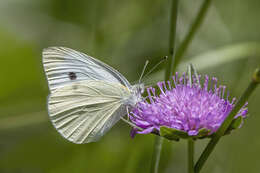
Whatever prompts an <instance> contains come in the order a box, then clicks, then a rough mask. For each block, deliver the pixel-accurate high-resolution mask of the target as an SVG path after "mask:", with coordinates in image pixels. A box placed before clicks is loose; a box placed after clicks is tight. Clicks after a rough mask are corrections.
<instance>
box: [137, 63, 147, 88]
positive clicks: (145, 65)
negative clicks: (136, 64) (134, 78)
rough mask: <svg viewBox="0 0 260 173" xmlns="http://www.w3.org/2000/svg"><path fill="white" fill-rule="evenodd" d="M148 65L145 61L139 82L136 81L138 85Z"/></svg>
mask: <svg viewBox="0 0 260 173" xmlns="http://www.w3.org/2000/svg"><path fill="white" fill-rule="evenodd" d="M148 63H149V61H148V60H146V61H145V64H144V68H143V70H142V73H141V75H140V78H139V80H138V82H139V83H141V81H142V78H143V75H144V72H145V69H146V67H147V65H148Z"/></svg>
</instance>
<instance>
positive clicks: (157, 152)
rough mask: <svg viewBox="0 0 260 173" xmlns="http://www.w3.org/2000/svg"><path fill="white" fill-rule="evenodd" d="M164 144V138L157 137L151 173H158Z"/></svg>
mask: <svg viewBox="0 0 260 173" xmlns="http://www.w3.org/2000/svg"><path fill="white" fill-rule="evenodd" d="M162 143H163V138H162V137H160V136H155V142H154V150H153V156H152V164H151V171H150V172H151V173H158V168H159V163H160V157H161V150H162Z"/></svg>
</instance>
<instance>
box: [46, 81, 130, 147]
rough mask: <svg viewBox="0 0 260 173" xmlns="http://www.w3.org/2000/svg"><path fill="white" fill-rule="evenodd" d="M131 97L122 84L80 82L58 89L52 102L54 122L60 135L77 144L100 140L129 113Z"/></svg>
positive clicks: (51, 117)
mask: <svg viewBox="0 0 260 173" xmlns="http://www.w3.org/2000/svg"><path fill="white" fill-rule="evenodd" d="M129 96H130V92H129V90H128V89H127V88H126V87H124V86H123V85H121V84H115V83H110V82H106V81H93V80H89V81H79V82H74V83H72V84H69V85H66V86H64V87H62V88H58V89H57V90H55V91H54V92H53V93H51V95H50V97H49V99H48V110H49V115H50V119H51V121H52V123H53V125H54V127H55V128H56V129H57V130H58V132H59V133H60V134H61V135H62V136H63V137H64V138H66V139H68V140H69V141H71V142H74V143H79V144H80V143H88V142H93V141H97V140H98V139H99V138H100V137H101V136H103V135H104V134H105V133H106V132H107V131H108V130H109V129H110V128H111V127H112V126H113V125H114V124H115V123H116V122H117V121H118V120H119V119H120V116H123V115H125V114H126V108H125V106H124V105H123V100H124V99H127V98H128V97H129Z"/></svg>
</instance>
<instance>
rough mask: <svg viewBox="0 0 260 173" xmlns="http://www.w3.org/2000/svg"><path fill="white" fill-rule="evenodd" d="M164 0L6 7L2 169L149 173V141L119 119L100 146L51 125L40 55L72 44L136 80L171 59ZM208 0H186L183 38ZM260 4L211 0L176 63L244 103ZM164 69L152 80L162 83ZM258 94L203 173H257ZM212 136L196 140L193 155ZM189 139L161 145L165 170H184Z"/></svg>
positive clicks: (22, 1)
mask: <svg viewBox="0 0 260 173" xmlns="http://www.w3.org/2000/svg"><path fill="white" fill-rule="evenodd" d="M169 2H170V1H168V0H142V1H140V0H131V1H130V0H121V1H119V0H110V1H106V0H78V1H73V0H37V1H35V0H1V1H0V59H1V61H0V76H1V80H0V81H1V82H0V84H1V85H0V172H1V173H66V172H68V173H74V172H75V173H79V172H80V173H83V172H84V173H88V172H115V173H116V172H120V173H121V172H123V173H124V172H125V173H132V172H149V167H150V159H151V155H152V148H153V139H154V136H153V135H138V136H136V137H135V138H134V139H131V138H130V137H129V132H130V128H129V127H128V125H126V124H124V123H122V122H119V123H118V124H117V125H116V126H115V127H113V128H112V130H111V131H110V132H109V133H108V134H107V135H105V136H104V137H103V138H102V139H101V140H100V141H99V142H97V143H90V144H85V145H76V144H72V143H70V142H68V141H66V140H65V139H63V138H62V137H61V136H60V135H59V134H58V133H57V131H56V130H55V129H54V128H53V127H52V125H51V123H50V121H49V120H48V114H47V112H46V98H47V95H48V87H47V83H46V79H45V76H44V73H43V68H42V62H41V60H42V57H41V52H42V49H43V48H45V47H49V46H66V47H70V48H73V49H76V50H79V51H82V52H85V53H87V54H89V55H91V56H93V57H97V58H98V59H100V60H102V61H104V62H106V63H108V64H109V65H111V66H113V67H115V68H116V69H118V70H119V71H120V72H122V74H124V75H125V76H126V77H127V79H129V80H130V81H136V80H137V79H138V77H139V75H140V72H141V70H142V67H143V65H144V62H145V60H147V59H149V60H150V62H151V63H150V65H149V68H151V67H152V66H153V65H154V64H156V63H157V62H158V61H159V60H160V57H163V56H165V55H167V54H168V53H167V51H168V40H169V38H168V30H169ZM201 2H202V0H196V1H190V0H181V1H180V4H179V5H180V6H179V17H178V28H177V42H178V45H179V43H180V42H181V41H182V40H183V38H184V37H185V35H186V33H187V31H188V29H189V26H190V24H191V22H192V21H193V19H194V17H195V16H196V14H197V11H198V9H199V7H200V5H201ZM259 18H260V1H259V0H247V1H245V0H229V1H225V0H218V1H214V2H213V4H212V6H211V7H210V9H209V13H208V14H207V17H206V19H205V22H204V23H203V25H202V27H201V28H200V29H199V31H198V33H197V34H196V37H195V39H194V40H193V42H192V44H191V45H190V47H189V49H188V52H187V53H186V54H185V56H184V59H183V62H182V63H181V64H180V66H179V70H180V71H184V70H185V65H186V63H189V62H193V63H194V64H195V66H196V67H197V68H198V70H199V72H200V73H202V74H205V73H207V74H209V75H211V76H216V77H218V79H219V81H221V83H222V84H224V85H227V86H228V89H229V90H230V92H231V95H232V96H236V97H239V95H240V94H241V92H242V91H243V90H244V89H245V87H246V86H247V84H248V82H249V80H250V75H251V74H252V72H253V71H254V69H255V68H256V67H257V66H259V64H260V20H259ZM163 79H164V76H163V65H162V66H160V68H158V69H157V70H156V71H155V72H154V73H153V74H152V75H151V76H150V79H149V81H148V83H154V82H156V81H158V80H163ZM259 102H260V89H259V88H258V89H257V90H256V91H255V93H254V95H253V96H252V97H251V98H250V100H249V113H250V116H249V117H248V119H247V120H246V122H245V124H244V126H243V127H242V128H241V129H239V130H237V131H235V132H234V133H232V135H231V136H229V137H224V138H223V139H222V140H221V142H220V143H219V145H218V146H217V148H216V150H215V151H214V152H213V154H212V155H211V157H210V159H209V161H208V162H207V165H206V166H205V167H204V169H203V171H202V172H204V173H206V172H211V173H219V172H221V173H230V172H232V173H233V172H234V173H244V172H250V173H251V172H252V173H258V172H260V164H259V163H260V159H259V155H260V135H259V132H260V126H259V124H260V115H259V114H260V110H259ZM206 142H207V140H203V141H199V142H197V143H196V147H197V148H196V156H198V155H199V154H200V152H201V150H202V149H203V147H204V146H205V144H206ZM186 155H187V153H186V143H185V141H180V142H174V143H172V142H169V141H165V142H164V148H163V151H162V159H161V163H160V172H165V173H168V172H169V173H170V172H174V173H183V172H186V167H187V166H186V164H187V163H186Z"/></svg>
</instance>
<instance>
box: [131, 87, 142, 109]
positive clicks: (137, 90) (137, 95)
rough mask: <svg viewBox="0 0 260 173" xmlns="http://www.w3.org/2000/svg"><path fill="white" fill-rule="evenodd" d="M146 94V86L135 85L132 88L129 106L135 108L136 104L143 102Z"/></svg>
mask: <svg viewBox="0 0 260 173" xmlns="http://www.w3.org/2000/svg"><path fill="white" fill-rule="evenodd" d="M143 92H144V84H143V83H139V84H136V85H133V86H132V88H131V98H130V99H129V100H128V102H129V103H128V104H130V105H131V106H135V105H136V103H138V102H140V101H142V100H143V99H142V94H143Z"/></svg>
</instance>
